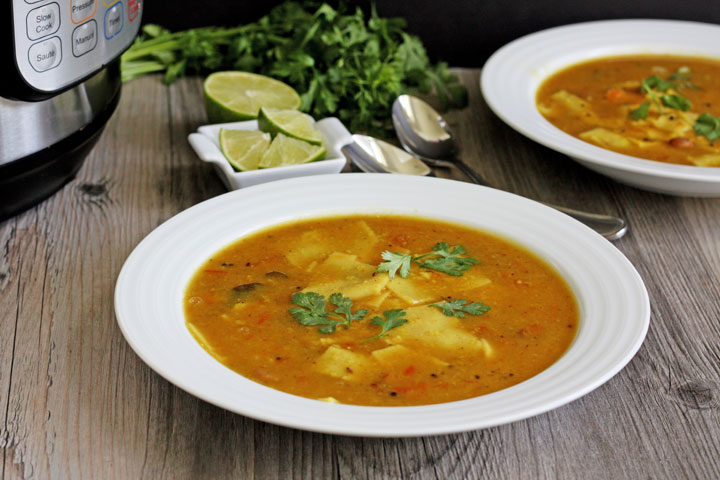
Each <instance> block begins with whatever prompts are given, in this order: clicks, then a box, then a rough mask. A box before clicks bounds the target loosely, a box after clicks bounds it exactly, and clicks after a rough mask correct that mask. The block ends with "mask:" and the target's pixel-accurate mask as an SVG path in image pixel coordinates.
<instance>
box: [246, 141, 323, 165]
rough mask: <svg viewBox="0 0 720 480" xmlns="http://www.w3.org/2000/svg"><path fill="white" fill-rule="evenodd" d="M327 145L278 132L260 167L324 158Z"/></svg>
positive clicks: (293, 163) (295, 163) (294, 163)
mask: <svg viewBox="0 0 720 480" xmlns="http://www.w3.org/2000/svg"><path fill="white" fill-rule="evenodd" d="M324 157H325V147H322V146H318V145H312V144H310V143H307V142H303V141H302V140H298V139H295V138H290V137H288V136H286V135H283V134H282V133H278V134H277V135H276V136H275V139H274V140H273V141H272V143H271V144H270V148H268V149H267V151H266V152H265V155H263V157H262V159H261V160H260V168H270V167H282V166H285V165H298V164H301V163H308V162H314V161H316V160H322V159H323V158H324Z"/></svg>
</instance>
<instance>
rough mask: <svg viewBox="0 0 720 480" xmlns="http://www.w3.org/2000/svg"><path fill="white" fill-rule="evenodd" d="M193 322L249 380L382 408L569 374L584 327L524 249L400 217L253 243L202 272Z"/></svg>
mask: <svg viewBox="0 0 720 480" xmlns="http://www.w3.org/2000/svg"><path fill="white" fill-rule="evenodd" d="M406 267H407V268H406ZM184 309H185V314H186V320H187V326H188V328H189V330H190V331H191V333H192V334H193V335H194V337H195V338H196V339H197V341H198V342H199V343H200V344H201V345H202V346H203V348H205V349H206V350H207V351H208V352H209V353H210V354H211V355H212V356H213V357H215V358H216V359H217V360H218V361H220V362H222V363H223V364H225V365H226V366H228V367H229V368H231V369H232V370H234V371H236V372H237V373H239V374H241V375H243V376H245V377H247V378H249V379H251V380H254V381H256V382H259V383H261V384H264V385H266V386H268V387H272V388H275V389H277V390H281V391H283V392H287V393H291V394H295V395H300V396H303V397H308V398H313V399H318V400H325V401H329V402H338V403H344V404H354V405H377V406H407V405H424V404H433V403H442V402H450V401H455V400H461V399H466V398H471V397H476V396H478V395H483V394H487V393H490V392H494V391H497V390H500V389H503V388H507V387H510V386H512V385H515V384H517V383H519V382H522V381H523V380H526V379H528V378H530V377H532V376H534V375H537V374H538V373H539V372H541V371H543V370H545V369H546V368H548V367H549V366H550V365H552V364H553V363H554V362H555V361H557V360H558V358H559V357H560V356H562V354H563V353H564V352H565V351H566V350H567V348H568V346H569V345H570V343H571V342H572V339H573V337H574V335H575V333H576V330H577V326H578V308H577V303H576V300H575V298H574V296H573V294H572V292H571V290H570V288H569V287H568V285H567V284H566V282H565V281H564V280H563V279H562V278H561V277H560V275H559V274H558V273H557V272H556V271H554V270H553V269H552V268H551V267H550V266H549V265H547V264H546V263H545V262H544V261H542V260H541V259H539V258H538V257H536V256H535V255H534V254H532V253H530V252H529V251H527V250H525V249H524V248H522V247H520V246H518V245H515V244H513V243H511V242H509V241H507V240H504V239H501V238H498V237H497V236H494V235H490V234H487V233H484V232H481V231H478V230H475V229H471V228H468V227H464V226H461V225H455V224H449V223H443V222H438V221H431V220H428V219H423V218H415V217H400V216H387V215H377V216H374V215H362V216H343V217H328V218H320V219H312V220H302V221H297V222H293V223H287V224H284V225H280V226H275V227H272V228H269V229H267V230H263V231H260V232H257V233H254V234H252V235H249V236H247V237H245V238H242V239H240V240H238V241H237V242H236V243H234V244H232V245H230V246H228V247H227V248H224V249H223V250H221V251H219V252H217V253H216V254H215V255H213V256H212V258H210V259H209V260H208V261H207V262H206V263H205V264H204V265H203V266H202V267H201V268H200V269H199V270H198V271H197V272H196V274H195V275H194V277H193V278H192V279H191V281H190V283H189V285H188V287H187V291H186V295H185V299H184Z"/></svg>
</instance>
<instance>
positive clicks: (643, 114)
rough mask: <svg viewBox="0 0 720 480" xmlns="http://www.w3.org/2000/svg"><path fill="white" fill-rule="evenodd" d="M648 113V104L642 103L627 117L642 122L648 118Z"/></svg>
mask: <svg viewBox="0 0 720 480" xmlns="http://www.w3.org/2000/svg"><path fill="white" fill-rule="evenodd" d="M648 111H650V102H643V103H641V104H640V106H639V107H637V108H636V109H634V110H633V111H631V112H630V114H629V115H628V116H629V117H630V118H632V119H635V120H644V119H646V118H647V116H648Z"/></svg>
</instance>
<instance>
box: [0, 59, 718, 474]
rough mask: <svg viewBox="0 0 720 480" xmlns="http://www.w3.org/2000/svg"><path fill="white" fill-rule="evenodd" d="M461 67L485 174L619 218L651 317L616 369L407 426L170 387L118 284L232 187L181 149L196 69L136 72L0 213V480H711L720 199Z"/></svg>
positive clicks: (461, 114)
mask: <svg viewBox="0 0 720 480" xmlns="http://www.w3.org/2000/svg"><path fill="white" fill-rule="evenodd" d="M459 73H460V75H461V77H462V79H463V81H464V82H465V84H466V85H467V86H468V88H469V90H470V106H469V107H468V108H466V109H464V110H459V111H453V112H450V113H448V114H447V118H448V120H449V122H450V124H451V127H452V128H453V129H454V130H455V131H456V132H457V133H458V136H459V138H460V140H461V142H462V147H463V152H464V154H463V157H464V158H465V159H466V160H467V161H468V162H469V163H471V164H472V165H473V166H474V167H475V168H476V169H477V170H478V171H481V172H482V173H483V174H484V175H485V176H486V177H487V179H488V180H489V181H490V182H492V183H494V184H496V185H497V186H499V187H500V188H503V189H505V190H508V191H512V192H515V193H518V194H520V195H524V196H526V197H530V198H533V199H537V200H544V201H547V202H551V203H554V204H558V205H566V206H569V207H574V208H580V209H587V210H594V211H597V212H604V213H611V214H616V215H619V216H622V217H624V218H626V219H627V220H628V221H629V223H630V230H629V233H628V234H627V235H626V236H625V237H624V238H622V239H621V240H620V241H617V242H616V243H615V245H616V246H617V248H619V249H620V250H621V251H622V252H623V253H624V254H625V255H626V256H627V257H628V258H629V259H630V261H631V262H632V263H633V264H634V265H635V267H636V268H637V269H638V271H639V272H640V275H641V276H642V278H643V279H644V281H645V284H646V285H647V288H648V291H649V294H650V301H651V304H652V318H651V324H650V330H649V332H648V335H647V338H646V340H645V343H644V344H643V346H642V347H641V349H640V351H639V352H638V354H637V355H636V356H635V358H634V359H633V360H632V361H631V362H630V363H629V364H628V366H627V367H625V369H623V370H622V371H621V372H620V373H619V374H618V375H616V376H615V377H614V378H612V379H611V380H610V381H608V382H607V383H606V384H604V385H603V386H601V387H600V388H598V389H596V390H595V391H593V392H591V393H590V394H588V395H586V396H585V397H583V398H581V399H579V400H576V401H574V402H572V403H570V404H569V405H566V406H563V407H561V408H558V409H556V410H553V411H551V412H548V413H546V414H543V415H539V416H537V417H534V418H530V419H528V420H524V421H519V422H515V423H513V424H509V425H504V426H500V427H496V428H489V429H486V430H479V431H473V432H468V433H462V434H456V435H445V436H437V437H424V438H406V439H368V438H352V437H342V436H332V435H323V434H317V433H309V432H303V431H298V430H293V429H288V428H282V427H277V426H275V425H271V424H267V423H263V422H259V421H255V420H251V419H249V418H246V417H243V416H240V415H236V414H233V413H230V412H227V411H225V410H223V409H221V408H218V407H215V406H213V405H210V404H208V403H205V402H204V401H201V400H198V399H197V398H195V397H193V396H191V395H189V394H187V393H185V392H184V391H181V390H180V389H178V388H176V387H175V386H173V385H172V384H170V383H168V382H167V381H165V380H164V379H162V378H161V377H160V376H158V375H157V374H155V373H154V372H153V371H152V370H151V369H150V368H149V367H147V366H146V365H145V364H144V363H143V362H142V361H141V360H140V359H139V358H138V357H137V355H135V353H134V352H133V351H132V350H131V348H130V347H129V345H128V344H127V343H126V342H125V339H124V338H123V336H122V334H121V332H120V329H119V328H118V325H117V323H116V321H115V315H114V310H113V292H114V287H115V281H116V278H117V276H118V273H119V271H120V268H121V266H122V264H123V262H124V261H125V259H126V258H127V256H128V255H129V254H130V252H131V251H132V249H133V248H134V247H135V246H136V245H137V244H138V243H139V242H140V240H142V238H143V237H144V236H145V235H147V234H148V233H149V232H150V231H151V230H152V229H154V228H155V227H156V226H158V225H159V224H161V223H162V222H164V221H165V220H167V219H168V218H170V217H172V216H173V215H175V214H176V213H178V212H180V211H181V210H184V209H186V208H188V207H190V206H192V205H194V204H196V203H198V202H201V201H203V200H206V199H208V198H211V197H213V196H216V195H219V194H222V193H223V192H224V188H223V186H222V185H221V183H220V180H219V179H218V178H217V177H216V176H215V174H214V172H213V171H212V169H211V168H210V167H209V166H208V165H206V164H203V163H202V162H200V161H199V160H198V159H197V157H196V156H195V155H194V153H193V151H192V150H191V149H190V147H189V145H188V142H187V135H188V133H190V132H192V131H194V130H195V129H196V128H197V126H198V125H200V124H202V123H204V121H205V118H204V113H203V108H202V99H201V81H200V80H199V79H197V78H189V79H184V80H182V81H180V82H178V83H176V84H175V85H172V86H170V87H166V86H164V85H162V84H161V82H160V80H159V78H158V77H146V78H142V79H139V80H136V81H133V82H131V83H130V84H127V85H125V86H124V90H123V96H122V99H121V102H120V106H119V108H118V110H117V111H116V113H115V114H114V116H113V117H112V119H111V120H110V122H109V124H108V126H107V129H106V131H105V133H104V134H103V136H102V138H101V140H100V142H99V144H98V145H97V146H96V147H95V148H94V150H93V151H92V153H91V155H90V156H89V157H88V159H87V160H86V163H85V164H84V166H83V168H82V169H81V170H80V172H79V174H78V176H77V178H76V179H75V180H73V181H72V182H70V183H69V184H68V185H67V186H65V187H64V188H63V189H62V190H61V191H60V192H58V193H57V194H56V195H54V196H53V197H51V198H50V199H49V200H47V201H45V202H44V203H42V204H40V205H39V206H37V207H36V208H33V209H31V210H29V211H27V212H25V213H23V214H21V215H19V216H17V217H15V218H12V219H10V220H7V221H5V222H2V223H0V479H14V478H37V479H45V478H58V479H64V478H71V479H100V478H118V479H136V478H137V479H139V478H147V479H159V478H192V479H200V478H213V479H222V478H259V479H268V478H281V479H286V478H322V479H325V478H346V479H350V478H352V479H355V478H372V479H375V478H403V479H412V478H437V479H461V478H462V479H464V478H567V479H574V478H579V477H583V478H603V479H605V478H706V479H713V478H720V409H719V407H720V326H719V325H720V280H719V278H720V198H719V199H695V198H680V197H671V196H665V195H659V194H655V193H649V192H645V191H642V190H638V189H635V188H631V187H626V186H624V185H621V184H618V183H615V182H614V181H612V180H609V179H607V178H605V177H603V176H600V175H598V174H595V173H593V172H591V171H589V170H587V169H585V168H583V167H581V166H579V165H577V164H576V163H574V162H573V161H571V160H570V159H568V158H567V157H565V156H563V155H560V154H557V153H555V152H553V151H551V150H548V149H546V148H544V147H541V146H539V145H537V144H535V143H533V142H531V141H530V140H527V139H525V138H524V137H522V136H521V135H519V134H518V133H516V132H515V131H514V130H512V129H510V128H509V127H507V126H506V125H504V124H503V123H502V122H501V121H500V120H499V119H497V118H496V117H495V116H494V115H493V114H492V113H491V112H490V111H489V110H488V108H487V106H486V105H485V103H484V101H483V99H482V96H481V95H480V91H479V89H478V86H477V85H478V75H479V71H477V70H462V71H459ZM439 175H440V174H439Z"/></svg>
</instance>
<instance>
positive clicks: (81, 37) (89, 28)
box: [72, 20, 98, 57]
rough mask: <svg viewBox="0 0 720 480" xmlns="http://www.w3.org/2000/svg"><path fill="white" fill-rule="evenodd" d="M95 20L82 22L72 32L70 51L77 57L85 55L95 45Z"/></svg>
mask: <svg viewBox="0 0 720 480" xmlns="http://www.w3.org/2000/svg"><path fill="white" fill-rule="evenodd" d="M97 33H98V32H97V22H96V21H95V20H90V21H89V22H87V23H83V24H82V25H80V26H79V27H77V28H76V29H75V30H73V33H72V52H73V55H75V56H76V57H79V56H81V55H85V54H86V53H88V52H89V51H90V50H92V49H93V48H95V46H96V45H97Z"/></svg>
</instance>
